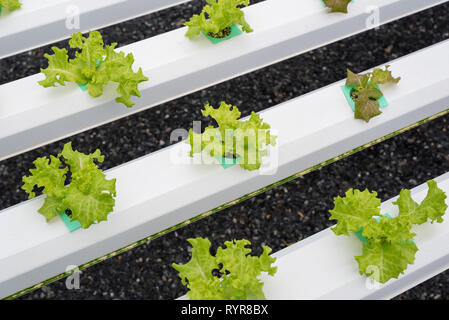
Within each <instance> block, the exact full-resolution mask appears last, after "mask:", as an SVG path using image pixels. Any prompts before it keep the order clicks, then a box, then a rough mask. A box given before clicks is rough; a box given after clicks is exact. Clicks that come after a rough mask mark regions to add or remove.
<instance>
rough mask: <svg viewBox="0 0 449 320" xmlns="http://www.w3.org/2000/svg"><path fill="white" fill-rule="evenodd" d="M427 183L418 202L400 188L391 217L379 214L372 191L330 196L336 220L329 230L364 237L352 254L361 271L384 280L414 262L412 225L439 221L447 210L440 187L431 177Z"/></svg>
mask: <svg viewBox="0 0 449 320" xmlns="http://www.w3.org/2000/svg"><path fill="white" fill-rule="evenodd" d="M427 185H428V186H429V189H428V192H427V196H426V198H425V199H424V200H423V201H422V202H421V204H418V203H416V202H415V201H414V200H413V199H412V198H411V196H410V191H409V190H402V191H401V193H400V196H399V198H398V200H397V201H396V202H393V204H395V205H397V206H398V207H399V214H398V215H397V216H396V217H394V218H390V217H387V216H380V208H379V206H380V199H378V198H377V194H376V192H369V191H368V190H365V191H363V192H361V191H359V190H352V189H350V190H349V191H348V192H346V196H345V197H344V198H341V197H336V198H335V199H334V209H332V210H330V213H331V216H330V219H331V220H337V221H338V222H337V225H336V226H335V227H334V228H332V231H333V232H334V233H335V234H336V235H342V234H343V235H349V231H353V232H357V231H361V233H362V236H363V237H365V238H366V239H367V242H364V244H363V253H362V255H361V256H357V257H355V258H356V260H357V262H358V263H359V271H360V273H361V274H366V275H367V276H369V277H372V278H373V279H375V280H376V281H379V282H381V283H385V282H387V281H388V280H389V279H391V278H397V277H398V276H399V275H400V274H401V273H403V272H404V270H405V269H407V266H408V265H409V264H413V263H414V259H415V253H416V252H417V250H418V247H417V246H416V244H415V243H414V242H413V239H414V237H415V236H416V234H415V233H413V232H412V228H413V226H414V225H417V224H422V223H425V222H427V221H428V220H429V219H430V220H431V221H432V222H434V221H437V222H439V223H441V222H443V219H442V216H443V215H444V214H445V212H446V209H447V205H446V203H445V199H446V195H445V193H444V192H443V190H441V189H439V188H438V186H437V183H436V182H435V181H433V180H430V181H428V182H427Z"/></svg>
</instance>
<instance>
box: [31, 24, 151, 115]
mask: <svg viewBox="0 0 449 320" xmlns="http://www.w3.org/2000/svg"><path fill="white" fill-rule="evenodd" d="M69 45H70V47H71V48H72V49H77V51H76V53H75V58H74V59H69V57H68V53H67V50H65V49H58V48H57V47H53V48H52V49H53V52H54V54H53V55H48V54H46V55H45V57H46V58H47V59H48V68H47V69H41V72H42V73H43V74H44V75H45V76H46V78H45V79H44V80H42V81H39V84H40V85H42V86H44V87H51V86H56V84H60V85H65V82H76V83H78V84H86V87H87V89H88V92H89V94H90V95H91V96H92V97H99V96H101V95H102V94H103V88H104V86H105V85H107V84H108V83H109V82H116V83H118V86H117V93H118V94H119V95H120V96H119V97H117V98H116V99H115V100H116V101H117V102H118V103H123V104H125V105H126V106H127V107H132V106H133V105H134V103H133V102H132V101H131V97H132V96H137V97H140V92H139V89H138V85H139V83H141V82H143V81H147V80H148V78H147V77H145V76H144V75H143V72H142V69H141V68H139V70H138V72H134V70H133V69H132V65H133V63H134V56H133V55H132V54H131V53H129V54H127V55H125V53H124V52H115V50H114V49H115V47H116V45H117V44H116V43H113V44H111V45H107V46H106V47H105V46H104V43H103V38H102V36H101V34H100V33H99V32H98V31H91V32H89V37H88V38H85V37H84V36H83V35H82V34H81V33H74V34H72V38H71V39H70V41H69Z"/></svg>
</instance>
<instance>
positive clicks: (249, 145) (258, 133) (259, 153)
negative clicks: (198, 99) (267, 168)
mask: <svg viewBox="0 0 449 320" xmlns="http://www.w3.org/2000/svg"><path fill="white" fill-rule="evenodd" d="M202 113H203V115H204V116H210V117H212V118H214V119H215V121H216V122H217V124H218V125H219V126H218V128H214V127H213V126H208V127H207V128H206V129H205V131H204V133H202V134H199V133H196V132H194V131H193V130H192V129H190V131H189V138H188V139H187V141H186V143H189V144H190V146H191V150H190V156H191V157H193V154H194V153H201V152H202V151H203V150H206V151H207V152H208V153H209V154H210V155H211V156H223V157H230V156H232V157H234V158H239V157H240V158H242V160H241V161H240V162H239V165H240V166H241V167H242V168H243V169H245V170H250V171H251V170H257V169H259V168H260V166H261V165H262V158H263V157H264V156H266V155H267V150H266V147H267V146H269V145H271V146H275V145H276V139H277V137H276V136H273V135H271V133H270V130H269V129H270V126H269V125H268V124H267V123H264V122H263V120H262V119H261V118H260V116H259V115H258V114H257V113H254V112H252V113H251V116H250V118H249V119H248V120H246V121H239V120H238V118H239V117H240V115H241V113H240V111H239V110H238V109H237V107H235V106H232V105H230V104H226V103H225V102H221V104H220V107H219V108H217V109H214V108H213V107H212V106H210V105H206V106H205V109H204V110H202Z"/></svg>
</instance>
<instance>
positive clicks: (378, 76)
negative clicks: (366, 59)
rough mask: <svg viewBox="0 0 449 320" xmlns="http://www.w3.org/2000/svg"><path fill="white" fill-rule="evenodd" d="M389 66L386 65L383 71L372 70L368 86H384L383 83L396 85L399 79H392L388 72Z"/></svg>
mask: <svg viewBox="0 0 449 320" xmlns="http://www.w3.org/2000/svg"><path fill="white" fill-rule="evenodd" d="M389 67H390V66H389V65H386V66H385V70H382V69H379V68H376V69H374V70H373V73H372V74H371V79H370V84H371V86H373V87H374V86H376V85H379V84H385V83H398V82H399V81H400V80H401V77H397V78H394V77H393V75H392V74H391V71H390V70H388V68H389Z"/></svg>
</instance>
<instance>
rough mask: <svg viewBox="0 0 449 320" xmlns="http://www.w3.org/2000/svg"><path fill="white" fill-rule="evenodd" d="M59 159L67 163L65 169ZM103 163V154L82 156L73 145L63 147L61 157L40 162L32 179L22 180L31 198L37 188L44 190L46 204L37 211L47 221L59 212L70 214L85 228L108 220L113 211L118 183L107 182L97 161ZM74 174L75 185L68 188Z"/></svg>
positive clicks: (39, 160)
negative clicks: (68, 174)
mask: <svg viewBox="0 0 449 320" xmlns="http://www.w3.org/2000/svg"><path fill="white" fill-rule="evenodd" d="M60 157H62V158H64V160H65V165H66V166H65V167H63V166H62V162H61V160H60V159H59V158H60ZM95 159H96V160H97V161H98V162H103V160H104V156H103V155H101V152H100V150H96V151H95V152H94V153H92V154H87V155H86V154H83V153H80V152H78V151H76V150H73V148H72V144H71V142H69V143H66V144H65V145H64V149H63V150H62V152H61V153H60V154H59V155H58V157H54V156H50V158H49V159H48V158H45V157H44V158H37V159H36V160H35V161H34V164H35V166H36V169H31V170H30V172H31V174H32V175H31V176H28V177H27V176H25V177H23V178H22V180H23V182H24V185H23V186H22V189H23V190H25V191H26V192H27V193H28V194H29V197H30V198H33V197H34V196H35V193H34V192H33V189H34V187H35V186H37V187H44V189H43V193H44V194H45V195H46V197H45V202H44V204H43V205H42V207H41V208H40V209H39V210H38V212H39V213H41V214H42V215H44V216H45V217H46V219H47V221H49V220H51V219H52V218H54V217H56V216H57V215H58V214H57V212H58V211H59V212H64V211H66V210H70V211H71V213H72V216H71V220H72V221H75V220H78V221H79V222H80V224H81V226H82V227H83V228H88V227H89V226H90V225H92V224H93V223H95V222H100V221H103V220H107V214H108V213H110V212H112V211H113V208H114V205H115V199H114V197H115V196H116V187H115V185H116V180H115V179H112V180H107V179H106V176H105V175H104V173H102V172H101V170H100V169H99V168H98V166H97V165H96V164H95V162H94V160H95ZM69 168H70V172H71V178H72V182H71V183H70V185H68V186H65V180H66V175H67V173H68V172H69Z"/></svg>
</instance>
